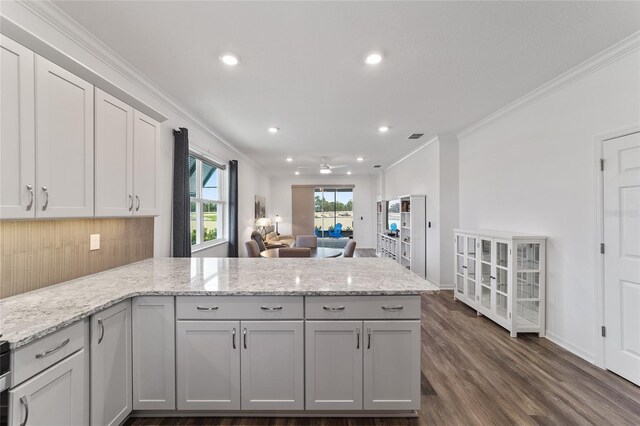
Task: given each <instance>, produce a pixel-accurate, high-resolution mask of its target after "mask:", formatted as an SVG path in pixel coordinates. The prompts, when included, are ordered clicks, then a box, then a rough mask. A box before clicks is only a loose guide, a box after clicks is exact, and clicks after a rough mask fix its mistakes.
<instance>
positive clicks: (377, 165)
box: [373, 164, 382, 169]
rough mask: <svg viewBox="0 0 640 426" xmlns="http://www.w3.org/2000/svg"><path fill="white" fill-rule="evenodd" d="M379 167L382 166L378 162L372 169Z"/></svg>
mask: <svg viewBox="0 0 640 426" xmlns="http://www.w3.org/2000/svg"><path fill="white" fill-rule="evenodd" d="M380 167H382V166H381V165H380V164H376V165H375V166H373V168H374V169H379V168H380Z"/></svg>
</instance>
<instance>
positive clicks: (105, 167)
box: [95, 88, 133, 217]
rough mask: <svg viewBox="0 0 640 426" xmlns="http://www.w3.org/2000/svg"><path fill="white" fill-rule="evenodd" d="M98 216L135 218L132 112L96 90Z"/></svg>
mask: <svg viewBox="0 0 640 426" xmlns="http://www.w3.org/2000/svg"><path fill="white" fill-rule="evenodd" d="M95 97H96V137H95V167H96V173H95V177H96V184H95V191H96V216H111V217H112V216H131V215H132V214H133V108H131V107H130V106H129V105H127V104H125V103H124V102H122V101H120V100H118V99H116V98H114V97H113V96H111V95H109V94H107V93H105V92H103V91H102V90H100V89H98V88H96V90H95Z"/></svg>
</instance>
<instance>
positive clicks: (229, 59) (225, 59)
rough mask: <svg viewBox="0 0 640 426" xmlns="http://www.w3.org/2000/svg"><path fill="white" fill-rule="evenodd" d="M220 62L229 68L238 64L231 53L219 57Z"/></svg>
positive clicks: (236, 58) (235, 57)
mask: <svg viewBox="0 0 640 426" xmlns="http://www.w3.org/2000/svg"><path fill="white" fill-rule="evenodd" d="M220 60H221V61H222V62H223V63H225V64H226V65H231V66H233V65H238V62H239V59H238V57H237V56H236V55H233V54H231V53H225V54H224V55H222V56H220Z"/></svg>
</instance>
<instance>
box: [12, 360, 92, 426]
mask: <svg viewBox="0 0 640 426" xmlns="http://www.w3.org/2000/svg"><path fill="white" fill-rule="evenodd" d="M84 357H85V352H84V349H81V350H79V351H78V352H76V353H75V354H73V355H71V356H69V357H68V358H65V359H64V360H62V361H60V362H59V363H58V364H55V365H54V366H53V367H51V368H49V369H47V370H45V371H43V372H42V373H40V374H38V375H37V376H35V377H33V378H31V379H29V380H27V381H26V382H24V383H23V384H21V385H20V386H17V387H16V388H14V389H11V390H10V391H9V411H10V412H9V424H10V425H16V426H17V425H22V424H28V425H29V426H40V425H41V426H50V425H72V426H81V425H86V424H87V419H86V418H85V413H86V412H87V409H86V404H87V403H88V402H89V398H88V394H87V393H86V392H85V382H86V381H88V380H89V378H88V377H87V376H86V374H85V370H84V366H85V358H84Z"/></svg>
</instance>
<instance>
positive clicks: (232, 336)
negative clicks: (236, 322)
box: [231, 327, 236, 349]
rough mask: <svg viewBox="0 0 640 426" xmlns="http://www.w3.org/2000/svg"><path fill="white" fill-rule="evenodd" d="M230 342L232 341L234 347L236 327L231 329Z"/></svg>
mask: <svg viewBox="0 0 640 426" xmlns="http://www.w3.org/2000/svg"><path fill="white" fill-rule="evenodd" d="M231 343H233V349H235V348H236V329H235V327H234V328H233V331H232V332H231Z"/></svg>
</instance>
